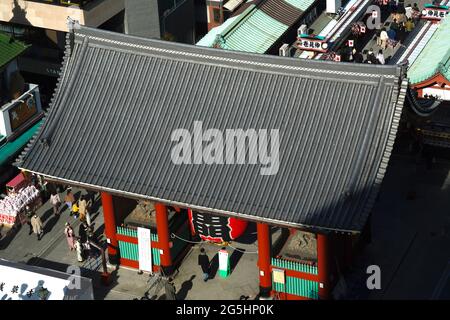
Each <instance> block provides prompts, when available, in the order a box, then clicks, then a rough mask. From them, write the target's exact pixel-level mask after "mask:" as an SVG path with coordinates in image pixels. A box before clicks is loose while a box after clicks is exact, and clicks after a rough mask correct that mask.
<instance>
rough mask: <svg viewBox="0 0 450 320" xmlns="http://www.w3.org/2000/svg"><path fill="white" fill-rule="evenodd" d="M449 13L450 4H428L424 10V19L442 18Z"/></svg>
mask: <svg viewBox="0 0 450 320" xmlns="http://www.w3.org/2000/svg"><path fill="white" fill-rule="evenodd" d="M448 13H449V7H448V6H437V5H433V4H426V5H425V8H424V9H423V10H422V19H425V20H441V19H443V18H445V17H446V16H447V15H448Z"/></svg>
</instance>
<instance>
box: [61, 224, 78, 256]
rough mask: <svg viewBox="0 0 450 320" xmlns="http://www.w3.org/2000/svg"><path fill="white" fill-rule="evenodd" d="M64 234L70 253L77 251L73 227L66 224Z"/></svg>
mask: <svg viewBox="0 0 450 320" xmlns="http://www.w3.org/2000/svg"><path fill="white" fill-rule="evenodd" d="M64 234H65V235H66V239H67V244H68V245H69V249H70V251H73V250H74V249H75V243H76V240H75V232H74V231H73V229H72V226H71V225H70V224H69V223H68V222H66V227H65V229H64Z"/></svg>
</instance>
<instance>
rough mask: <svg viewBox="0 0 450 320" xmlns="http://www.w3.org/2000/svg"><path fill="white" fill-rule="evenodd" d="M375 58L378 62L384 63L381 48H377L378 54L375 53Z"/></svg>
mask: <svg viewBox="0 0 450 320" xmlns="http://www.w3.org/2000/svg"><path fill="white" fill-rule="evenodd" d="M376 58H377V60H378V63H380V64H385V63H386V60H385V59H384V54H383V50H379V51H378V54H377V57H376Z"/></svg>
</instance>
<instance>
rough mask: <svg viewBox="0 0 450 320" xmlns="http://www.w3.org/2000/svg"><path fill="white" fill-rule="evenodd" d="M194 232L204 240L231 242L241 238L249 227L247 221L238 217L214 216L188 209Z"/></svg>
mask: <svg viewBox="0 0 450 320" xmlns="http://www.w3.org/2000/svg"><path fill="white" fill-rule="evenodd" d="M188 215H189V223H190V225H191V230H192V233H194V234H198V235H199V236H200V238H201V239H202V240H203V241H211V242H216V243H221V242H230V241H231V240H234V239H237V238H239V237H240V236H241V235H242V234H243V233H244V231H245V229H246V228H247V224H248V223H247V221H245V220H240V219H237V218H227V217H222V216H212V215H209V214H202V213H199V212H197V211H192V210H191V209H188Z"/></svg>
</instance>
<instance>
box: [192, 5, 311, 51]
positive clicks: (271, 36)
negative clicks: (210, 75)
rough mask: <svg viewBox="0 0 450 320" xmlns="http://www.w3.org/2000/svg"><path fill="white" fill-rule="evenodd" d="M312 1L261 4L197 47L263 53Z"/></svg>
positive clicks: (254, 6) (252, 6)
mask: <svg viewBox="0 0 450 320" xmlns="http://www.w3.org/2000/svg"><path fill="white" fill-rule="evenodd" d="M314 2H315V0H262V1H253V2H251V3H249V5H248V7H247V8H246V9H245V10H244V11H243V12H241V13H239V14H237V15H236V16H234V17H232V18H230V19H233V20H232V21H228V20H230V19H228V20H227V21H226V22H225V23H224V24H223V25H222V26H219V27H216V28H213V29H212V30H211V31H210V32H209V33H208V34H206V35H205V37H204V38H202V39H201V40H200V41H199V42H198V43H197V45H201V46H208V47H213V46H218V47H220V48H222V49H226V50H235V51H245V52H254V53H265V52H266V51H267V50H269V49H270V47H271V46H272V45H273V44H274V43H275V42H276V41H277V40H278V39H279V38H280V37H281V36H282V35H283V34H284V33H285V32H286V31H287V30H288V29H289V28H290V27H291V26H292V25H293V24H294V23H295V22H296V21H297V20H298V19H299V18H300V17H301V15H302V13H303V12H304V11H306V10H307V9H308V8H309V7H310V6H311V5H312V4H313V3H314Z"/></svg>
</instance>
